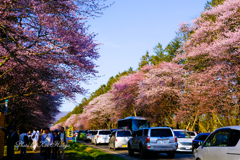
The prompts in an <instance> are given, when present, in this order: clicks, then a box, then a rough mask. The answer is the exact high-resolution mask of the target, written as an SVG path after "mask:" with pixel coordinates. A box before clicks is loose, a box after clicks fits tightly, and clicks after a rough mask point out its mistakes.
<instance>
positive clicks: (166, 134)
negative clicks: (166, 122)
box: [128, 127, 177, 158]
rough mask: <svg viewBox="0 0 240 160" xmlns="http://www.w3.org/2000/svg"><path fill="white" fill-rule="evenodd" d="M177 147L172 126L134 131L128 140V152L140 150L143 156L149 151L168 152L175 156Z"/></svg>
mask: <svg viewBox="0 0 240 160" xmlns="http://www.w3.org/2000/svg"><path fill="white" fill-rule="evenodd" d="M176 149H177V138H176V137H175V135H174V132H173V130H172V128H170V127H151V128H143V129H139V130H137V131H134V132H133V134H132V138H130V139H129V141H128V154H129V155H130V156H132V155H133V154H134V152H140V156H141V158H144V157H145V156H146V155H147V154H148V153H154V154H159V153H167V155H168V157H171V158H173V157H174V156H175V151H176Z"/></svg>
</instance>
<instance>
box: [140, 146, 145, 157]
mask: <svg viewBox="0 0 240 160" xmlns="http://www.w3.org/2000/svg"><path fill="white" fill-rule="evenodd" d="M139 151H140V158H141V159H144V158H145V157H146V153H145V151H144V150H143V147H142V146H139Z"/></svg>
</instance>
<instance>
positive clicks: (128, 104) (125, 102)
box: [111, 72, 144, 118]
mask: <svg viewBox="0 0 240 160" xmlns="http://www.w3.org/2000/svg"><path fill="white" fill-rule="evenodd" d="M143 79H144V76H143V73H142V72H137V73H133V74H130V75H128V76H124V77H122V78H121V79H120V80H119V81H118V82H116V83H115V84H113V87H112V90H111V93H113V95H114V101H115V103H116V110H119V112H117V113H118V117H122V118H124V117H123V115H125V117H126V116H132V115H133V116H137V112H136V108H135V100H136V98H137V96H138V85H139V83H140V82H141V81H142V80H143Z"/></svg>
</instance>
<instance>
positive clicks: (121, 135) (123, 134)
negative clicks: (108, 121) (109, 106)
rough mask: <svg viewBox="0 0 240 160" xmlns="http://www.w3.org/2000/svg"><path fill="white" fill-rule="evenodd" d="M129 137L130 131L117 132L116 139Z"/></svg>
mask: <svg viewBox="0 0 240 160" xmlns="http://www.w3.org/2000/svg"><path fill="white" fill-rule="evenodd" d="M130 135H131V132H130V131H118V132H117V137H129V136H130Z"/></svg>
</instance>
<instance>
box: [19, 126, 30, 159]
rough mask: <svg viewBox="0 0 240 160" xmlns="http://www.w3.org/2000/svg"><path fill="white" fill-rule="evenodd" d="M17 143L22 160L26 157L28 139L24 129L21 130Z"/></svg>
mask: <svg viewBox="0 0 240 160" xmlns="http://www.w3.org/2000/svg"><path fill="white" fill-rule="evenodd" d="M19 141H20V143H19V144H20V148H21V159H23V157H24V156H26V150H27V146H28V145H29V138H28V134H27V130H26V129H22V130H21V134H20V138H19Z"/></svg>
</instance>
